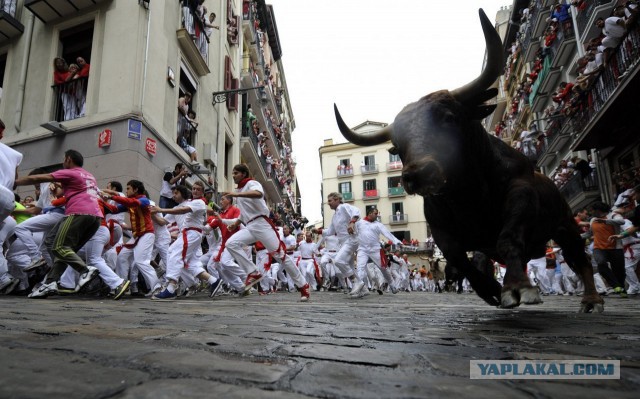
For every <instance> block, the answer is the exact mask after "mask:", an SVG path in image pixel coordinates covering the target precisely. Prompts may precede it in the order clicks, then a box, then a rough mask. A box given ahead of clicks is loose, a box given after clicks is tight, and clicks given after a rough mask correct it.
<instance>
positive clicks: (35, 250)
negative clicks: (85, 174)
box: [15, 194, 64, 266]
mask: <svg viewBox="0 0 640 399" xmlns="http://www.w3.org/2000/svg"><path fill="white" fill-rule="evenodd" d="M42 195H45V194H42ZM63 217H64V215H63V214H61V213H55V212H49V213H44V214H42V215H37V216H34V217H31V218H29V219H27V220H25V221H24V222H22V223H20V224H19V225H18V226H17V227H16V229H15V235H16V237H17V238H18V240H20V241H22V242H23V243H24V245H26V246H27V248H28V249H29V253H30V254H31V259H32V260H37V259H39V258H40V256H43V257H44V258H45V259H46V261H47V263H48V264H49V266H51V265H53V261H52V259H51V255H50V254H49V251H47V250H46V249H44V248H43V250H41V249H40V248H41V246H42V244H43V241H44V240H42V241H41V242H40V243H39V244H38V243H36V242H35V240H34V238H33V235H34V234H35V233H42V234H43V236H44V237H46V236H47V233H48V232H49V231H50V230H51V229H52V228H53V227H54V226H55V225H56V224H57V223H58V222H59V221H60V220H62V218H63Z"/></svg>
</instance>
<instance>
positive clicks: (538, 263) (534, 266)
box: [527, 256, 551, 294]
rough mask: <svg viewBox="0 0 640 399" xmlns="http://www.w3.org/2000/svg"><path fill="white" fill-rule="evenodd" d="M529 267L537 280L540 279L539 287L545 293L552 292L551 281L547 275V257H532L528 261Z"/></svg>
mask: <svg viewBox="0 0 640 399" xmlns="http://www.w3.org/2000/svg"><path fill="white" fill-rule="evenodd" d="M527 267H528V268H529V270H530V271H531V272H532V273H533V275H534V276H535V278H536V280H538V287H540V291H542V293H543V294H549V293H550V292H551V283H550V282H549V278H548V277H547V258H546V257H544V256H543V257H542V258H537V259H531V260H530V261H529V262H528V263H527Z"/></svg>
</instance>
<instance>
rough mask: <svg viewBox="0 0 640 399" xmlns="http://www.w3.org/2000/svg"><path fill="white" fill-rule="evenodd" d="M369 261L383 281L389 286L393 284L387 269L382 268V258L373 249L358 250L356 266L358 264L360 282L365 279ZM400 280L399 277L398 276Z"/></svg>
mask: <svg viewBox="0 0 640 399" xmlns="http://www.w3.org/2000/svg"><path fill="white" fill-rule="evenodd" d="M369 260H371V262H372V263H373V264H374V265H375V266H376V268H377V269H378V270H379V271H380V273H382V276H384V279H385V280H386V281H387V283H389V284H390V285H392V284H393V277H392V276H391V273H390V272H389V268H388V267H382V258H381V257H380V250H379V249H374V248H362V247H361V248H358V256H357V262H358V263H357V264H358V266H357V267H358V277H359V278H360V279H361V280H364V279H365V278H367V263H369ZM398 277H399V278H400V276H398Z"/></svg>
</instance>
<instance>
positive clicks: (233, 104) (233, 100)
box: [224, 55, 239, 111]
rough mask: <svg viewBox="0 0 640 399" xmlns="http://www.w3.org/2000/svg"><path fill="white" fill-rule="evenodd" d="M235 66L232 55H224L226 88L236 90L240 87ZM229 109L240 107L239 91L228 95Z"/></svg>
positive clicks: (233, 109) (234, 109)
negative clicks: (234, 73)
mask: <svg viewBox="0 0 640 399" xmlns="http://www.w3.org/2000/svg"><path fill="white" fill-rule="evenodd" d="M232 69H233V66H232V65H231V57H229V56H228V55H226V56H225V57H224V89H225V90H235V89H237V88H238V87H239V82H238V79H236V78H234V77H233V71H232ZM227 109H229V110H230V111H236V110H237V109H238V93H233V94H230V95H229V96H227Z"/></svg>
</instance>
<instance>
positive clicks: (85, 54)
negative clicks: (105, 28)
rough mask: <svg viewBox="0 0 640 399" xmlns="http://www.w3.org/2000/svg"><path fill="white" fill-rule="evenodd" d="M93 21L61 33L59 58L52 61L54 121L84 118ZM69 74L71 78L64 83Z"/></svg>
mask: <svg viewBox="0 0 640 399" xmlns="http://www.w3.org/2000/svg"><path fill="white" fill-rule="evenodd" d="M92 42H93V21H90V22H86V23H83V24H80V25H78V26H74V27H73V28H69V29H65V30H63V31H61V32H60V44H61V49H60V53H59V54H60V55H59V56H58V57H57V58H56V59H55V60H54V61H53V62H54V72H53V86H52V88H53V91H54V97H53V98H54V100H53V104H54V105H53V111H52V113H53V116H52V117H53V119H54V120H56V121H58V122H61V121H68V120H71V119H77V118H81V117H83V116H85V113H86V100H87V86H88V83H89V73H90V64H91V43H92ZM69 72H74V74H73V78H72V79H71V80H69V81H66V78H67V76H68V73H69Z"/></svg>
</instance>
